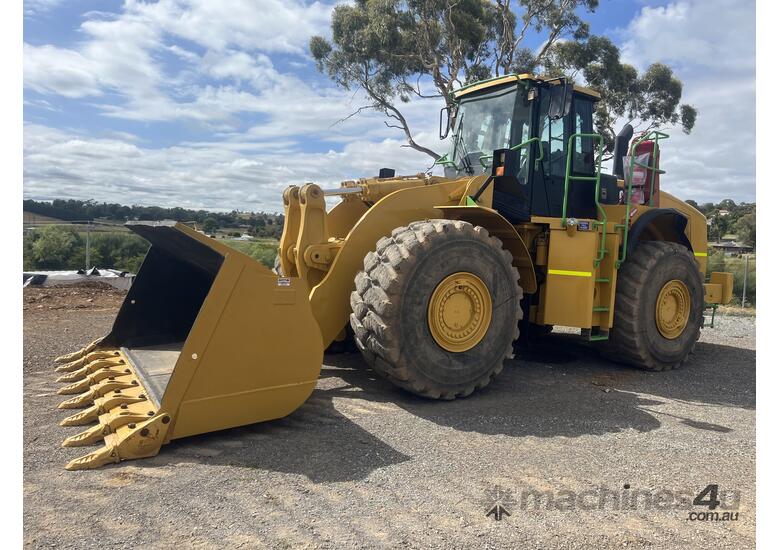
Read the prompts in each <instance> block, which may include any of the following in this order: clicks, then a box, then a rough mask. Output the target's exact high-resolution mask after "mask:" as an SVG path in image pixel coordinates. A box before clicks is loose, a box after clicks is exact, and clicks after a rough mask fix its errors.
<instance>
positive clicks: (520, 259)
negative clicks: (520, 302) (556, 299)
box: [436, 206, 537, 294]
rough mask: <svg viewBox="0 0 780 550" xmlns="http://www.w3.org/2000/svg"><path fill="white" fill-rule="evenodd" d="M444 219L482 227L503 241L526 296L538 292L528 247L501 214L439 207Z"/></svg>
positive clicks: (474, 209) (475, 207)
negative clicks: (510, 254) (510, 255)
mask: <svg viewBox="0 0 780 550" xmlns="http://www.w3.org/2000/svg"><path fill="white" fill-rule="evenodd" d="M436 208H438V209H439V210H441V211H442V214H443V217H445V218H447V219H450V220H463V221H465V222H469V223H471V224H473V225H480V226H482V227H484V228H485V229H487V230H488V231H489V232H490V234H491V235H494V236H496V237H498V238H499V239H501V241H502V242H503V243H504V247H505V248H506V249H507V250H509V252H511V253H512V257H513V262H512V263H513V264H514V266H515V267H516V268H517V270H518V271H519V272H520V283H521V285H522V286H523V293H524V294H533V293H535V292H536V289H537V283H536V272H535V271H534V263H533V260H532V259H531V254H530V253H529V252H528V247H527V246H526V244H525V243H524V242H523V239H522V238H521V237H520V235H519V234H518V233H517V230H516V229H515V228H514V226H513V225H512V224H511V223H509V221H508V220H507V219H506V218H504V217H503V216H502V215H501V214H499V213H498V212H496V211H495V210H492V209H490V208H485V207H484V206H437V207H436Z"/></svg>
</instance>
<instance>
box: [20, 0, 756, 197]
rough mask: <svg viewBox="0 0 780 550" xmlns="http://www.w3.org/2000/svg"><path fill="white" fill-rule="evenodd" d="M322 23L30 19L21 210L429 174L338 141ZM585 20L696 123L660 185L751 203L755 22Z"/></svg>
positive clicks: (734, 7)
mask: <svg viewBox="0 0 780 550" xmlns="http://www.w3.org/2000/svg"><path fill="white" fill-rule="evenodd" d="M333 5H334V3H330V2H327V1H322V2H303V1H299V0H287V1H285V0H220V1H217V0H210V1H208V0H161V1H159V2H138V1H135V0H127V1H124V2H121V1H116V0H99V1H97V0H27V1H25V21H24V41H25V46H24V80H25V90H24V97H25V107H24V119H25V132H24V133H25V135H24V142H25V145H24V147H25V152H24V162H25V180H24V196H25V198H35V199H52V198H79V199H95V200H98V201H108V202H119V203H122V204H157V205H162V206H175V205H179V206H184V207H191V208H208V209H216V210H232V209H239V210H266V211H279V210H280V209H281V197H280V194H281V190H282V189H284V187H286V186H287V185H289V184H291V183H295V184H301V183H303V182H307V181H315V182H317V183H320V184H323V185H333V184H336V183H338V182H339V181H342V180H345V179H354V178H359V177H364V176H371V175H374V174H376V172H377V171H378V169H379V168H380V167H383V166H390V167H394V168H396V169H397V170H398V171H399V173H416V172H420V171H424V170H426V169H427V168H428V167H429V166H430V161H429V159H428V157H426V156H425V155H422V154H420V153H417V152H415V151H413V150H410V149H408V148H402V147H401V145H402V143H403V139H402V135H400V132H399V131H397V130H393V129H390V128H387V127H385V125H384V124H382V116H380V115H379V114H377V113H373V112H363V113H361V114H360V115H358V116H355V117H352V118H350V119H349V120H348V121H346V122H342V123H337V121H339V120H340V119H342V118H344V117H345V116H346V115H348V114H349V113H350V112H352V111H354V110H355V109H356V108H358V107H360V106H361V105H363V104H364V98H363V96H362V95H361V94H360V93H359V92H358V93H357V94H355V93H352V92H347V91H344V90H340V89H338V88H336V87H335V86H334V85H333V84H332V83H330V82H329V81H328V79H327V78H326V77H324V76H323V75H321V74H319V73H318V72H317V71H316V68H315V66H314V63H313V61H312V59H311V57H310V55H309V54H308V50H307V44H308V39H309V37H310V36H311V35H313V34H323V35H326V36H327V35H329V21H330V13H331V10H332V8H333ZM585 18H586V19H587V20H588V22H589V23H590V25H591V31H592V32H593V33H597V34H607V35H608V36H610V37H611V38H612V39H613V40H614V41H615V42H616V43H617V44H619V45H620V46H621V48H622V50H623V54H624V57H625V58H626V59H627V60H628V61H630V62H631V63H634V64H636V65H637V66H638V67H640V68H641V67H645V66H647V65H648V64H650V63H652V62H654V61H663V62H665V63H668V64H670V65H671V66H672V67H673V68H674V70H675V71H676V73H677V74H678V75H679V76H680V77H681V78H682V80H683V81H684V83H685V90H684V101H686V102H689V103H692V104H694V105H695V106H696V107H697V108H698V109H699V120H698V123H697V126H696V128H694V131H693V133H692V134H691V135H690V136H685V135H683V134H682V132H681V131H679V130H673V132H672V133H673V140H672V141H671V143H670V145H668V146H667V147H666V148H665V149H664V150H663V153H662V159H663V160H662V162H663V163H664V168H665V169H666V170H667V172H668V175H667V176H665V179H664V180H663V183H662V185H663V186H664V187H665V188H666V189H667V190H670V191H671V192H673V193H675V194H677V195H678V196H681V197H682V198H693V199H696V200H699V201H706V200H720V199H722V198H726V197H730V198H733V199H735V200H737V201H753V200H755V198H754V197H755V154H754V152H753V151H752V147H746V146H745V144H746V143H747V144H749V143H752V142H753V139H754V137H753V136H754V133H755V8H754V6H753V5H752V4H751V3H750V2H744V1H740V0H689V1H677V2H664V1H652V2H650V1H642V0H602V1H601V6H600V7H599V9H598V11H597V12H596V13H595V14H586V15H585ZM540 41H541V37H538V36H533V37H530V39H529V40H527V42H526V45H527V46H528V47H531V48H534V47H536V46H538V44H539V42H540ZM439 108H440V104H439V102H437V101H435V100H427V101H424V100H419V101H415V102H412V104H410V105H408V106H406V110H405V114H406V115H407V118H408V119H409V122H410V125H411V127H412V131H413V133H414V134H415V136H416V139H417V140H418V141H419V142H421V143H423V144H425V145H427V146H429V147H431V148H433V149H435V150H440V151H442V152H443V151H444V150H445V149H446V148H447V145H448V144H447V143H442V142H440V141H439V140H438V137H437V132H436V130H437V123H438V110H439Z"/></svg>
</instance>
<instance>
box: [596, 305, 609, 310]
mask: <svg viewBox="0 0 780 550" xmlns="http://www.w3.org/2000/svg"><path fill="white" fill-rule="evenodd" d="M593 311H609V306H599V307H594V308H593Z"/></svg>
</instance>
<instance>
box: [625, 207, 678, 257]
mask: <svg viewBox="0 0 780 550" xmlns="http://www.w3.org/2000/svg"><path fill="white" fill-rule="evenodd" d="M687 226H688V218H686V217H685V216H684V215H682V214H681V213H680V212H678V211H677V210H675V209H674V208H653V209H650V210H647V211H646V212H645V213H644V214H642V216H641V217H640V218H639V219H638V220H637V221H636V222H634V223H633V224H632V225H631V229H630V230H629V232H628V245H627V246H628V254H631V253H632V252H633V251H634V249H635V248H636V247H637V245H638V244H639V242H640V241H643V240H644V241H670V242H676V243H679V244H681V245H683V246H685V247H686V248H687V249H688V250H690V251H691V252H693V246H692V245H691V241H690V240H689V239H688V236H687V235H686V234H685V228H686V227H687Z"/></svg>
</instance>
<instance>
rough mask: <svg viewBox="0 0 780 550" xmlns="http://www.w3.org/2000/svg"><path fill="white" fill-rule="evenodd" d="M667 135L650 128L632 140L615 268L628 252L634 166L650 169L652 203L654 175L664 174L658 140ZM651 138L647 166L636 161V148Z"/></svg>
mask: <svg viewBox="0 0 780 550" xmlns="http://www.w3.org/2000/svg"><path fill="white" fill-rule="evenodd" d="M668 137H669V134H665V133H663V132H659V131H658V130H651V131H649V132H645V133H644V134H641V135H640V136H639V137H638V138H636V139H635V140H634V143H632V144H631V150H630V155H631V156H630V159H631V160H630V161H629V167H628V174H624V177H625V190H626V194H625V201H626V218H625V222H624V223H622V224H620V228H621V229H622V230H623V242H622V243H621V247H620V248H621V250H620V258H619V259H618V260H617V261H616V262H615V268H616V269H620V266H621V265H622V264H623V262H625V261H626V255H627V254H628V229H629V226H630V225H631V204H632V203H631V191H633V189H634V167H635V166H639V167H640V168H645V169H646V170H650V172H651V176H650V180H649V183H650V200H649V204H650V205H652V204H653V195H654V193H655V176H656V174H665V173H666V172H665V171H663V170H661V169H660V168H658V140H661V139H666V138H668ZM648 140H652V141H653V166H648V165H646V164H642V163H641V162H638V161H637V160H636V148H637V147H638V146H639V144H640V143H642V142H644V141H648ZM615 162H623V159H617V158H616V159H615Z"/></svg>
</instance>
